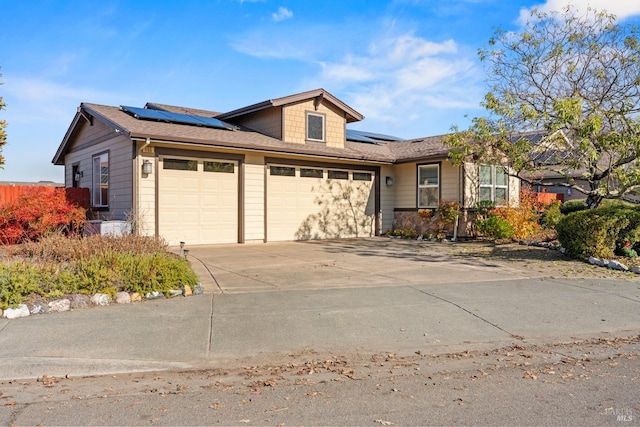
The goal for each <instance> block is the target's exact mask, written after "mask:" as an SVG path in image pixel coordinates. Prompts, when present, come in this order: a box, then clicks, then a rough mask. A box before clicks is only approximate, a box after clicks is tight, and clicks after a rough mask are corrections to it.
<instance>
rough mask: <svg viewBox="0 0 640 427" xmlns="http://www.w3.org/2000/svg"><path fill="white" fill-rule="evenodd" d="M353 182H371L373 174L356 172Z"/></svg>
mask: <svg viewBox="0 0 640 427" xmlns="http://www.w3.org/2000/svg"><path fill="white" fill-rule="evenodd" d="M353 180H354V181H371V174H370V173H368V172H354V173H353Z"/></svg>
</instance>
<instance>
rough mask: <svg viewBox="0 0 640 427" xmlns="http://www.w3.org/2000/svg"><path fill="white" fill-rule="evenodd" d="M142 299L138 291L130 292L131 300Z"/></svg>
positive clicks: (138, 300) (137, 300)
mask: <svg viewBox="0 0 640 427" xmlns="http://www.w3.org/2000/svg"><path fill="white" fill-rule="evenodd" d="M140 301H142V297H141V296H140V294H139V293H137V292H134V293H132V294H131V302H140Z"/></svg>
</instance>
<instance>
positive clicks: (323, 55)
mask: <svg viewBox="0 0 640 427" xmlns="http://www.w3.org/2000/svg"><path fill="white" fill-rule="evenodd" d="M568 1H569V0H508V1H507V0H389V1H382V0H322V1H315V2H312V1H307V0H298V1H294V0H289V1H287V0H209V1H204V0H203V1H189V0H182V1H163V0H154V1H147V0H138V1H126V0H122V1H112V0H101V1H100V2H97V1H56V0H49V1H44V0H29V1H25V0H4V1H3V2H2V18H3V19H2V21H3V22H2V32H1V33H0V67H1V68H0V73H2V77H1V78H0V81H1V82H3V83H4V84H3V85H2V86H0V96H2V97H3V98H4V101H5V103H6V104H7V109H6V110H4V111H2V112H0V119H5V120H6V121H7V123H8V128H7V133H8V145H7V146H6V147H5V149H4V155H5V157H6V162H7V164H6V165H5V169H4V170H0V181H39V180H51V181H56V182H62V181H63V168H62V167H61V166H53V165H52V164H51V159H52V158H53V156H54V154H55V152H56V149H57V148H58V146H59V144H60V142H61V140H62V138H63V137H64V134H65V132H66V130H67V128H68V126H69V124H70V123H71V120H72V119H73V116H74V114H75V112H76V109H77V107H78V106H79V105H80V103H81V102H91V103H97V104H105V105H132V106H140V107H141V106H143V105H144V104H145V103H146V102H147V101H151V102H158V103H165V104H174V105H184V106H189V107H195V108H203V109H210V110H216V111H229V110H232V109H235V108H239V107H242V106H245V105H249V104H253V103H256V102H260V101H264V100H267V99H271V98H277V97H281V96H286V95H291V94H294V93H298V92H302V91H306V90H310V89H316V88H320V87H322V88H324V89H326V90H328V91H329V92H331V93H332V94H333V95H335V96H337V97H338V98H340V99H341V100H343V101H344V102H346V103H347V104H349V105H350V106H351V107H353V108H355V109H356V110H357V111H359V112H360V113H362V114H364V116H365V119H364V121H362V122H360V123H357V124H355V125H354V126H352V127H353V128H355V129H365V130H369V131H372V132H379V133H387V134H391V135H396V136H399V137H404V138H414V137H422V136H429V135H438V134H443V133H447V132H448V131H449V130H450V127H451V125H454V124H456V125H459V126H461V127H465V126H466V125H467V124H468V121H467V120H468V119H467V118H466V116H468V117H474V116H478V115H482V113H483V112H482V110H480V109H479V107H478V105H479V103H480V101H481V99H482V96H483V94H484V92H485V87H484V78H485V74H484V71H483V68H482V65H481V64H480V63H479V61H478V60H477V55H476V52H477V50H478V48H480V47H483V46H485V45H486V43H487V41H488V39H489V37H490V36H491V34H492V33H493V30H494V29H495V28H496V27H502V28H504V29H507V30H517V29H518V27H519V22H521V21H520V17H521V16H525V15H527V14H528V10H529V9H530V8H532V7H539V8H542V9H545V10H559V9H561V8H562V7H563V6H564V5H565V4H566V3H567V2H568ZM587 3H589V4H590V5H592V6H593V7H595V8H597V9H606V10H607V11H609V12H611V13H615V14H616V15H618V17H619V18H620V19H621V20H625V22H629V21H633V22H640V2H638V1H636V0H634V1H631V0H589V2H587V1H581V0H574V1H573V4H574V5H577V6H579V7H584V6H586V4H587Z"/></svg>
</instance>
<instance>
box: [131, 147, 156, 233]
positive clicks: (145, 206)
mask: <svg viewBox="0 0 640 427" xmlns="http://www.w3.org/2000/svg"><path fill="white" fill-rule="evenodd" d="M152 149H153V148H152V147H150V148H148V149H147V150H148V151H152ZM144 160H149V161H151V163H152V164H153V171H152V172H151V174H150V175H147V176H145V175H144V174H142V173H140V178H138V180H137V182H138V197H137V208H136V218H135V220H136V230H137V232H138V233H139V234H141V235H145V236H154V235H156V183H157V176H158V163H157V162H156V158H155V155H154V154H153V153H143V154H142V155H140V156H137V157H136V162H135V168H136V169H135V170H136V171H142V163H143V162H144ZM136 173H138V172H136Z"/></svg>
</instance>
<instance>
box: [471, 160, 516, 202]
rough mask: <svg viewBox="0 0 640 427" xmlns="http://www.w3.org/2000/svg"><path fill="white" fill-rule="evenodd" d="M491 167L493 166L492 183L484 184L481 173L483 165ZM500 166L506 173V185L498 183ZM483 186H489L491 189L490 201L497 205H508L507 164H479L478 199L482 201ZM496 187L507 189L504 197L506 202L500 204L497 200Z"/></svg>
mask: <svg viewBox="0 0 640 427" xmlns="http://www.w3.org/2000/svg"><path fill="white" fill-rule="evenodd" d="M483 166H484V167H489V168H491V183H490V184H483V183H482V175H481V172H480V171H481V170H482V167H483ZM498 168H502V169H503V170H504V175H505V178H506V181H507V183H506V184H505V185H502V184H500V185H498V180H497V177H498V175H497V171H498ZM483 188H489V189H490V191H491V199H490V201H491V202H492V203H493V204H494V205H495V206H497V207H504V206H508V205H509V173H508V172H507V168H506V166H502V165H479V166H478V201H479V202H482V201H483V200H482V196H481V191H480V190H482V189H483ZM496 189H504V190H505V199H504V204H498V203H497V202H496Z"/></svg>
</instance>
